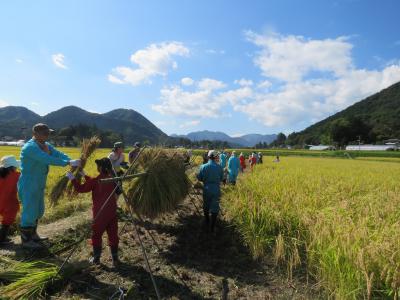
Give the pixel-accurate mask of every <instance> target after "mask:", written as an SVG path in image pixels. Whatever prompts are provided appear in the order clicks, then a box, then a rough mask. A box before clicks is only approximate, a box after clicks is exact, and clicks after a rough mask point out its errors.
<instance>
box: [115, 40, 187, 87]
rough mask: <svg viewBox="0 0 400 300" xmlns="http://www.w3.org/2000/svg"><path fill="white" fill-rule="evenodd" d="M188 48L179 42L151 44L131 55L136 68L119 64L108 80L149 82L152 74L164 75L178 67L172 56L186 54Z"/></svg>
mask: <svg viewBox="0 0 400 300" xmlns="http://www.w3.org/2000/svg"><path fill="white" fill-rule="evenodd" d="M189 52H190V51H189V49H188V48H186V47H185V46H184V45H183V44H182V43H180V42H169V43H160V44H151V45H150V46H148V47H147V48H145V49H141V50H138V51H136V52H135V53H134V54H132V55H131V58H130V60H131V62H132V63H133V64H136V65H137V67H136V68H131V67H125V66H119V67H116V68H114V69H113V70H112V74H109V75H108V79H109V81H111V82H112V83H118V84H131V85H134V86H136V85H139V84H142V83H150V82H151V78H152V77H154V76H166V75H167V74H168V72H169V71H170V70H171V69H176V68H177V67H178V64H177V62H176V61H175V60H174V59H173V57H174V56H188V55H189Z"/></svg>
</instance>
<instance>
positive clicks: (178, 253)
mask: <svg viewBox="0 0 400 300" xmlns="http://www.w3.org/2000/svg"><path fill="white" fill-rule="evenodd" d="M196 205H197V206H198V207H199V206H200V201H199V199H196ZM138 222H139V232H140V237H141V238H142V240H143V242H144V246H145V248H146V250H147V253H148V256H149V261H150V265H151V267H152V271H153V274H154V277H155V281H156V283H157V285H158V288H159V290H160V294H161V296H162V298H163V299H307V298H315V295H314V296H310V294H309V292H310V289H309V288H308V287H307V286H306V285H305V284H304V282H305V280H303V279H302V278H300V277H299V278H295V279H294V280H293V281H292V282H288V281H287V280H286V278H285V277H284V276H283V275H279V274H277V273H276V270H275V268H274V266H273V265H272V264H271V263H269V262H262V263H261V262H256V261H254V260H253V259H252V257H251V255H250V253H249V251H248V250H247V249H246V248H245V247H244V246H243V244H242V242H241V240H240V238H239V235H238V234H237V232H235V228H234V227H233V226H232V225H231V224H230V223H229V222H228V220H224V219H222V220H220V222H219V224H218V231H217V236H216V237H213V236H210V235H209V234H208V233H206V232H204V231H203V229H202V224H203V219H202V217H201V216H200V215H199V214H198V213H197V210H196V208H195V207H194V205H193V203H192V202H191V201H189V199H187V200H186V201H185V202H184V203H183V204H182V205H181V206H180V207H179V209H178V210H177V211H176V212H175V213H173V214H168V215H165V216H163V217H162V218H160V219H157V220H155V221H153V222H149V221H144V222H140V221H138ZM123 224H124V223H120V228H121V227H122V226H123ZM148 232H150V233H151V234H152V235H153V237H154V239H155V240H156V241H157V243H158V246H156V245H154V242H153V240H152V238H151V236H150V235H149V233H148ZM120 238H121V242H120V248H121V254H120V257H121V261H122V264H121V266H120V268H118V269H115V268H113V267H112V265H111V260H110V257H109V256H110V254H109V250H108V249H106V248H105V249H104V251H103V256H102V267H100V268H96V269H92V270H91V272H90V273H88V272H86V273H85V274H81V275H77V276H75V277H74V280H73V281H71V282H70V283H69V284H68V285H67V286H66V287H65V289H64V290H63V291H62V292H60V293H58V294H57V296H58V297H60V298H63V299H65V298H69V297H78V298H90V299H118V297H116V296H117V295H120V293H118V289H119V288H121V290H122V291H124V293H125V294H126V297H125V299H150V298H151V299H154V298H156V294H155V292H154V289H153V286H152V283H151V280H150V274H149V272H148V271H147V269H146V267H145V262H144V259H143V255H142V252H141V250H140V246H139V243H138V241H137V238H136V237H135V234H134V229H133V226H132V225H131V224H129V225H127V226H126V227H125V230H124V232H123V233H122V234H121V236H120ZM104 245H106V240H105V239H104ZM89 255H90V246H88V245H87V244H82V247H81V248H80V250H79V253H77V254H76V255H75V256H74V257H73V261H75V262H76V261H86V260H87V257H88V256H89ZM171 265H172V266H173V268H175V270H177V272H178V274H179V277H178V276H177V274H176V273H175V272H174V270H173V269H172V268H171ZM112 295H114V296H115V298H110V297H111V296H112Z"/></svg>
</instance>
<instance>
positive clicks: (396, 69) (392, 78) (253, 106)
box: [234, 65, 400, 128]
mask: <svg viewBox="0 0 400 300" xmlns="http://www.w3.org/2000/svg"><path fill="white" fill-rule="evenodd" d="M399 80H400V66H399V65H398V66H390V67H387V68H385V69H384V70H383V71H368V70H353V71H350V72H349V73H348V74H346V75H344V76H342V77H341V78H338V79H333V80H329V79H315V80H308V81H302V82H294V83H288V84H286V85H284V86H282V87H281V89H280V90H279V91H277V92H270V93H257V94H255V96H254V97H253V98H252V101H250V102H249V103H247V104H246V105H242V104H237V105H235V107H234V108H235V110H239V111H243V112H245V113H246V114H247V115H249V116H250V118H252V119H255V120H258V121H259V122H261V123H263V124H264V125H265V126H269V127H289V128H293V127H295V126H299V125H300V124H301V125H303V126H307V125H309V123H310V122H314V121H315V120H321V119H323V118H325V117H327V116H328V115H330V114H333V113H335V112H337V111H339V110H342V109H344V108H346V107H348V106H349V105H351V104H353V103H354V102H356V101H359V100H362V99H363V98H365V97H367V96H369V95H371V94H373V93H375V92H377V91H380V90H381V89H383V88H386V87H387V86H389V85H391V84H393V83H395V82H397V81H399Z"/></svg>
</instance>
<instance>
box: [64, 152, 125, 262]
mask: <svg viewBox="0 0 400 300" xmlns="http://www.w3.org/2000/svg"><path fill="white" fill-rule="evenodd" d="M95 162H96V164H97V170H98V171H99V175H98V176H97V177H95V178H91V177H89V176H86V175H85V183H83V184H82V183H80V182H78V180H77V179H76V178H75V177H74V175H73V174H72V173H70V172H68V173H67V177H68V178H69V179H70V180H72V184H73V185H74V188H75V190H76V191H77V192H78V193H88V192H92V200H93V207H92V212H93V220H94V221H93V224H92V246H93V256H92V257H91V258H90V262H91V263H93V264H96V265H98V264H100V257H101V252H102V236H103V233H104V232H105V231H107V235H108V245H109V246H110V250H111V256H112V261H113V265H114V266H117V265H118V263H119V259H118V242H119V238H118V218H117V195H116V194H115V192H114V189H115V185H116V184H115V183H100V179H104V178H111V177H113V176H112V174H113V167H112V164H111V161H110V159H108V158H107V157H105V158H102V159H96V160H95ZM111 194H112V196H111V198H110V199H109V200H108V202H107V204H105V206H104V208H103V209H101V208H102V206H103V205H104V203H105V202H106V201H107V199H108V198H109V197H110V195H111Z"/></svg>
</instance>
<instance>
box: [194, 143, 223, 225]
mask: <svg viewBox="0 0 400 300" xmlns="http://www.w3.org/2000/svg"><path fill="white" fill-rule="evenodd" d="M217 156H218V155H217V153H216V152H215V151H214V150H210V151H209V152H208V158H209V160H208V162H207V163H206V164H203V165H201V167H200V170H199V173H198V174H197V179H198V180H199V181H202V182H203V183H204V187H203V211H204V224H205V227H206V228H207V229H208V228H209V226H210V212H211V227H210V230H211V232H212V233H215V223H216V220H217V216H218V213H219V198H220V196H221V189H220V184H221V182H222V180H223V178H224V172H223V169H222V167H221V166H220V165H219V164H217V163H216V161H215V160H216V159H217Z"/></svg>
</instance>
